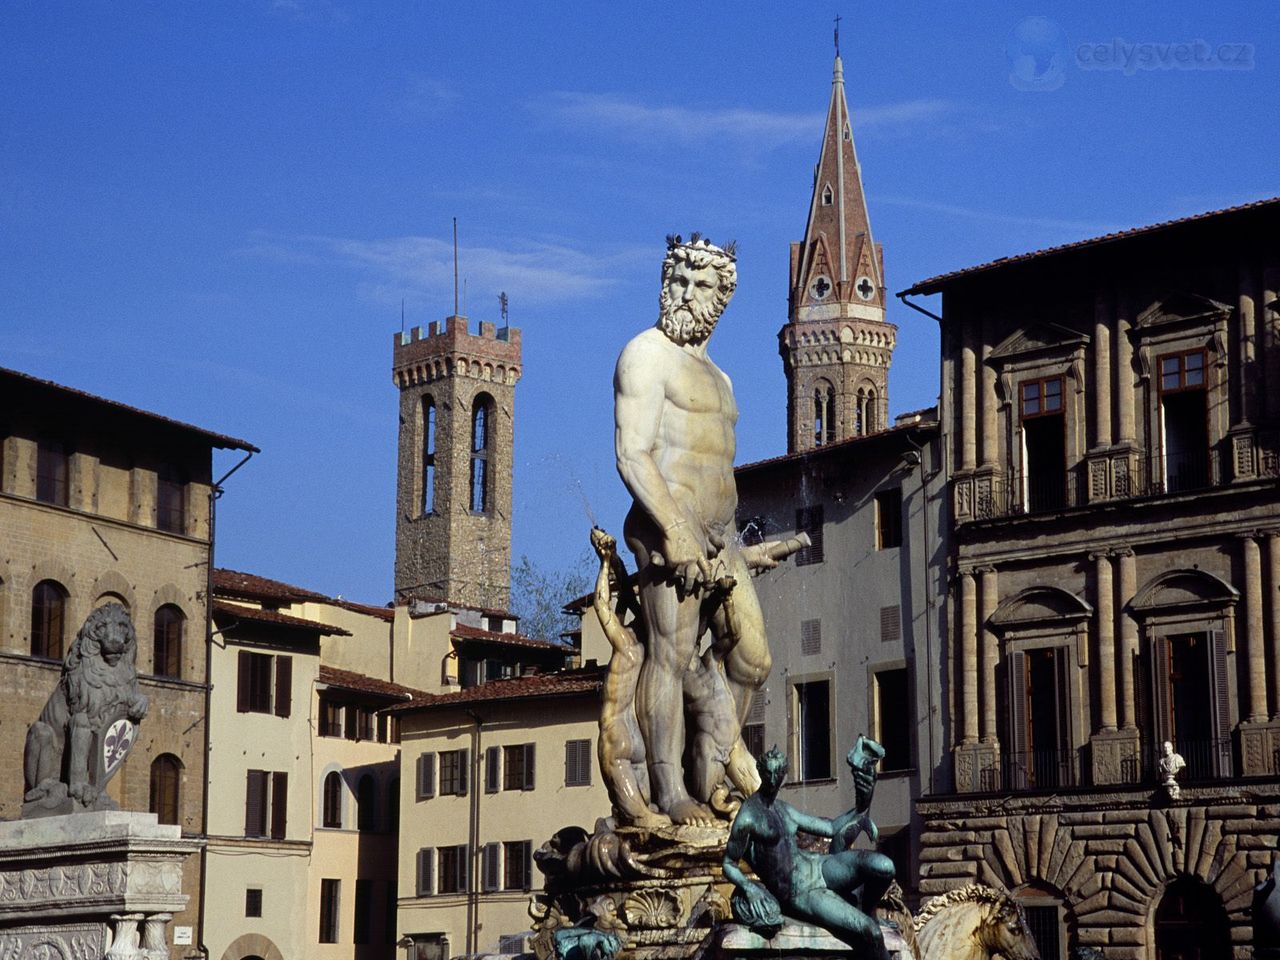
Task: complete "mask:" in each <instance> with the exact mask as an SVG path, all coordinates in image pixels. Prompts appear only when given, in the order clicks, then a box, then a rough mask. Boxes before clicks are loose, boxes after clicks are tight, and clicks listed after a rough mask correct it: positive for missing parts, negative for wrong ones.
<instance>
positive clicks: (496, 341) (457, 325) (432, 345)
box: [391, 315, 521, 389]
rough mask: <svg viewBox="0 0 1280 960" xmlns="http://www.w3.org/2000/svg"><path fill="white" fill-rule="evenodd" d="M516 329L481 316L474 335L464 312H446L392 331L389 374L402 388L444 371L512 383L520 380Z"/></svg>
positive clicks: (518, 338) (519, 350) (518, 333)
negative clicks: (419, 324) (424, 323)
mask: <svg viewBox="0 0 1280 960" xmlns="http://www.w3.org/2000/svg"><path fill="white" fill-rule="evenodd" d="M520 354H521V349H520V329H519V328H518V327H512V326H506V327H499V326H497V325H496V324H493V323H489V322H487V321H481V323H480V330H479V333H478V334H472V333H471V332H470V331H469V329H468V321H467V318H466V317H462V316H456V315H455V316H451V317H446V318H445V319H444V320H443V321H442V322H441V321H435V320H433V321H432V322H431V323H429V324H427V329H426V332H425V334H424V333H423V329H422V327H413V328H412V329H410V330H409V331H408V332H401V333H395V334H393V335H392V360H391V376H392V379H393V380H394V381H395V383H396V385H397V386H399V387H401V388H402V389H403V388H404V387H407V386H410V385H412V384H416V383H430V382H432V381H435V380H439V379H440V378H442V377H447V376H454V375H457V376H461V377H471V378H473V379H477V380H487V381H490V382H496V383H505V384H510V385H513V386H514V385H515V383H516V382H517V381H519V379H520V370H521V359H520Z"/></svg>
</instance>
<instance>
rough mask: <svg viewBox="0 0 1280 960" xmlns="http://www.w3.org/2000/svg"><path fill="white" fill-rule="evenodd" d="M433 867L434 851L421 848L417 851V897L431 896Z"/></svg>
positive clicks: (428, 848)
mask: <svg viewBox="0 0 1280 960" xmlns="http://www.w3.org/2000/svg"><path fill="white" fill-rule="evenodd" d="M434 866H435V851H434V850H432V849H431V848H430V847H423V848H422V849H421V850H419V851H418V896H420V897H429V896H431V889H432V884H431V868H432V867H434Z"/></svg>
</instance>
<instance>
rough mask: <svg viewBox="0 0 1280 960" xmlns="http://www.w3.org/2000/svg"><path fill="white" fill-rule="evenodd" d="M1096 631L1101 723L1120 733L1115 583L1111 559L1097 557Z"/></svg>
mask: <svg viewBox="0 0 1280 960" xmlns="http://www.w3.org/2000/svg"><path fill="white" fill-rule="evenodd" d="M1092 559H1093V570H1094V579H1093V582H1094V601H1095V603H1096V607H1095V610H1094V613H1095V615H1096V620H1095V629H1096V631H1097V637H1098V723H1099V724H1100V725H1101V727H1102V729H1103V730H1104V731H1108V732H1109V731H1113V730H1115V729H1116V636H1115V628H1116V623H1115V612H1114V606H1113V599H1114V587H1113V585H1112V582H1111V557H1109V556H1108V555H1107V554H1105V553H1095V554H1093V557H1092Z"/></svg>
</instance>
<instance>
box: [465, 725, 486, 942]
mask: <svg viewBox="0 0 1280 960" xmlns="http://www.w3.org/2000/svg"><path fill="white" fill-rule="evenodd" d="M467 716H469V717H470V718H471V719H472V720H474V721H475V724H476V725H475V729H474V730H472V731H471V817H470V820H471V822H470V826H469V829H468V831H467V846H468V850H469V853H470V858H471V864H469V866H471V867H473V869H469V870H468V871H467V874H468V876H467V881H468V882H467V953H468V954H472V953H475V952H476V943H477V942H478V941H479V939H480V902H479V901H480V896H479V887H480V874H481V872H482V871H483V870H484V851H483V850H481V849H480V791H481V790H482V789H483V786H482V784H481V781H480V777H481V776H482V774H483V772H484V758H483V757H482V756H481V754H480V728H481V726H482V725H483V724H484V720H483V719H481V717H480V714H478V713H475V712H473V711H471V710H468V711H467ZM476 867H478V868H479V869H474V868H476Z"/></svg>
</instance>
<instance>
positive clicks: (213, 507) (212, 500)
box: [196, 449, 258, 958]
mask: <svg viewBox="0 0 1280 960" xmlns="http://www.w3.org/2000/svg"><path fill="white" fill-rule="evenodd" d="M257 452H258V451H257V450H256V449H254V450H250V451H249V452H248V453H246V454H245V455H244V459H243V460H241V461H240V462H239V463H237V464H236V465H235V466H234V467H232V468H231V469H230V470H228V471H227V472H226V473H224V474H223V475H222V477H221V478H220V479H218V480H217V481H215V482H214V484H213V486H211V487H210V488H209V556H208V560H207V562H206V563H205V571H204V574H205V576H204V774H203V776H204V790H203V791H202V793H201V801H200V832H201V833H202V834H204V836H205V839H206V843H205V844H204V846H202V847H201V848H200V909H199V912H198V913H197V914H196V944H197V946H198V949H199V952H200V956H202V957H206V958H207V957H208V956H209V948H208V947H207V946H206V945H205V942H204V915H205V908H206V907H207V905H208V896H207V895H206V889H207V888H206V882H207V880H208V875H209V844H208V842H207V841H208V836H209V746H210V742H211V738H210V734H209V720H210V707H211V705H212V701H213V679H212V673H213V544H214V532H215V531H216V529H217V503H218V499H219V498H220V497H221V496H222V494H223V492H224V491H223V489H222V484H223V483H225V482H226V481H227V479H228V478H229V477H230V476H231V475H232V474H233V473H235V472H236V471H237V470H239V469H240V468H241V467H243V466H244V465H245V464H246V463H248V462H249V461H250V460H251V459H252V458H253V455H254V454H255V453H257Z"/></svg>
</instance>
